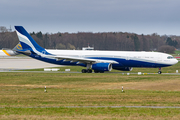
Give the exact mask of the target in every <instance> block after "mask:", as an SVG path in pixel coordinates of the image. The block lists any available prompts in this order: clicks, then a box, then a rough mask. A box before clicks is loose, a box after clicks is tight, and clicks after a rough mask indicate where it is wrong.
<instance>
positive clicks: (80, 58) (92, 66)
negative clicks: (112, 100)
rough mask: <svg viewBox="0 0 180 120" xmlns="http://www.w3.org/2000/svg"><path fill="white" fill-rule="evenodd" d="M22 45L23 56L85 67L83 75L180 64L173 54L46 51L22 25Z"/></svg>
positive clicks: (16, 50)
mask: <svg viewBox="0 0 180 120" xmlns="http://www.w3.org/2000/svg"><path fill="white" fill-rule="evenodd" d="M15 29H16V33H17V36H18V38H19V41H20V42H19V44H18V45H17V46H16V47H15V48H14V49H13V51H14V53H16V54H17V53H20V54H24V55H27V56H29V57H32V58H34V59H37V60H41V61H44V62H48V63H52V64H58V65H71V66H83V67H86V69H82V73H92V72H93V70H94V73H104V72H105V71H111V70H112V69H116V70H122V71H132V69H133V67H145V68H146V67H147V68H159V71H158V74H161V73H162V72H161V68H162V67H168V66H172V65H174V64H176V63H178V60H177V59H175V58H174V57H173V56H172V55H169V54H166V53H160V52H145V51H97V50H91V51H88V50H86V51H83V50H52V49H44V48H42V47H41V46H39V45H38V44H37V43H36V42H35V40H34V39H33V38H32V37H31V36H30V35H29V33H28V32H27V31H26V30H25V29H24V28H23V27H22V26H15Z"/></svg>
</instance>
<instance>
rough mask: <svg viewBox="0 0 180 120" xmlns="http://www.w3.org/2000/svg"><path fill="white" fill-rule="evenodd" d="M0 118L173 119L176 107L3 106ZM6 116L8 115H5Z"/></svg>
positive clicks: (176, 116) (177, 115)
mask: <svg viewBox="0 0 180 120" xmlns="http://www.w3.org/2000/svg"><path fill="white" fill-rule="evenodd" d="M0 110H1V111H0V118H1V119H3V118H4V119H6V118H8V119H173V120H178V119H179V117H180V115H179V111H178V109H172V108H171V109H170V108H165V109H154V108H63V107H61V108H5V109H0ZM7 116H8V117H7Z"/></svg>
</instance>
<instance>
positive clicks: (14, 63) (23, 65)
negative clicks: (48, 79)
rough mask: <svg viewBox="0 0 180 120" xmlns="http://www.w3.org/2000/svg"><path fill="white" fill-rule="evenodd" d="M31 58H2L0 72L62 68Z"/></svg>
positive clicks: (0, 59) (0, 58)
mask: <svg viewBox="0 0 180 120" xmlns="http://www.w3.org/2000/svg"><path fill="white" fill-rule="evenodd" d="M60 66H61V65H54V64H50V63H46V62H42V61H39V60H36V59H32V58H30V57H12V56H10V57H0V71H3V70H5V71H7V70H8V71H9V70H24V69H37V68H48V67H60Z"/></svg>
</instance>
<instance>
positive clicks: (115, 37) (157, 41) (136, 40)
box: [0, 27, 180, 53]
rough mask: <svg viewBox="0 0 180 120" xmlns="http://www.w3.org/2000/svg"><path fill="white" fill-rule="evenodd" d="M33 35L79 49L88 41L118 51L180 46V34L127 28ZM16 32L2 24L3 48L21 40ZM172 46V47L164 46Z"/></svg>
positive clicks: (46, 43) (52, 44)
mask: <svg viewBox="0 0 180 120" xmlns="http://www.w3.org/2000/svg"><path fill="white" fill-rule="evenodd" d="M30 35H31V36H32V38H33V39H34V40H35V41H36V42H37V43H38V44H39V45H40V46H42V47H44V48H46V49H76V50H81V49H82V47H87V46H88V44H89V45H90V46H92V47H94V48H95V50H115V51H161V52H167V53H171V52H173V51H174V50H175V48H180V36H173V35H172V36H167V35H163V36H160V35H158V34H156V33H153V34H151V35H143V34H141V35H138V34H135V33H127V32H124V33H123V32H99V33H92V32H78V33H60V32H58V33H53V34H49V33H45V34H43V33H42V32H41V31H40V32H37V33H35V32H32V33H30ZM18 42H19V41H18V37H17V35H16V33H15V31H14V32H10V31H8V29H6V28H5V27H3V28H2V27H0V48H10V49H12V48H13V47H14V46H15V45H16V44H17V43H18ZM167 47H170V48H171V49H172V50H171V51H169V50H168V49H165V48H167Z"/></svg>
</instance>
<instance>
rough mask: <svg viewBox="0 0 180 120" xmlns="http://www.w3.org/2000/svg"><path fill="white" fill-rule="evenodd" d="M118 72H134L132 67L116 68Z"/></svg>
mask: <svg viewBox="0 0 180 120" xmlns="http://www.w3.org/2000/svg"><path fill="white" fill-rule="evenodd" d="M114 69H116V70H122V71H132V69H133V68H132V67H121V68H114Z"/></svg>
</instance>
